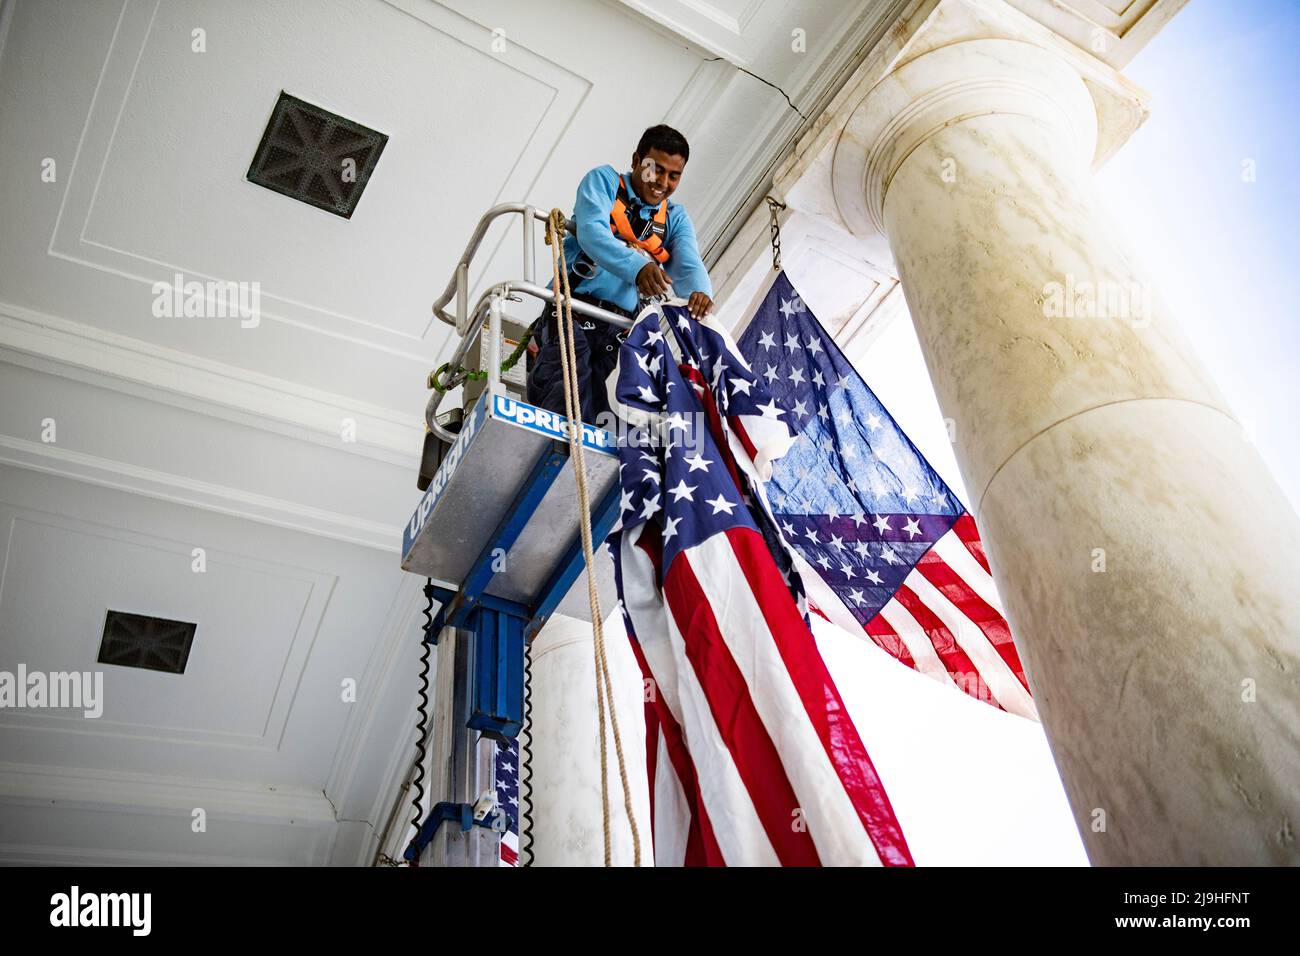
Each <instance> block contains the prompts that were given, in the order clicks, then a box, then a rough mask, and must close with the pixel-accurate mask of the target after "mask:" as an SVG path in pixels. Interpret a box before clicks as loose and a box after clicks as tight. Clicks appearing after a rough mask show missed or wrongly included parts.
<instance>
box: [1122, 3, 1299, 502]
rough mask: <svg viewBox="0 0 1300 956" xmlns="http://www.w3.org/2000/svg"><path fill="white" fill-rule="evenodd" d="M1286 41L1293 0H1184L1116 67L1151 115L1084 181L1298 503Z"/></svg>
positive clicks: (1290, 65) (1293, 150) (1295, 193)
mask: <svg viewBox="0 0 1300 956" xmlns="http://www.w3.org/2000/svg"><path fill="white" fill-rule="evenodd" d="M1297 47H1300V3H1296V2H1295V0H1234V2H1232V3H1227V2H1224V0H1192V2H1191V3H1189V4H1188V5H1187V6H1186V7H1185V8H1184V9H1183V10H1182V11H1181V12H1180V13H1179V14H1178V15H1177V16H1175V17H1174V19H1173V20H1172V21H1171V22H1170V23H1169V24H1168V25H1167V26H1166V27H1165V28H1164V29H1163V30H1162V31H1161V32H1160V33H1158V34H1157V35H1156V36H1155V38H1154V39H1153V40H1152V41H1151V43H1150V44H1149V45H1148V46H1147V47H1146V49H1144V50H1143V51H1142V52H1140V53H1139V54H1138V55H1137V57H1136V58H1135V59H1134V60H1133V62H1132V63H1131V64H1130V65H1129V66H1128V67H1127V68H1126V69H1125V70H1124V73H1125V75H1126V76H1128V78H1129V79H1131V80H1133V82H1135V83H1137V84H1138V85H1139V86H1142V87H1144V88H1145V89H1146V90H1147V91H1148V92H1149V93H1150V94H1151V117H1150V119H1148V120H1147V122H1146V124H1145V125H1144V126H1143V127H1142V128H1141V129H1139V130H1138V131H1137V133H1136V134H1134V136H1133V138H1132V139H1131V140H1129V142H1128V143H1126V144H1125V145H1124V146H1123V147H1122V148H1121V149H1120V150H1119V152H1118V153H1117V154H1116V155H1115V157H1114V158H1112V159H1111V161H1110V162H1109V163H1108V164H1107V165H1106V166H1105V167H1103V169H1102V170H1101V172H1100V173H1099V174H1098V179H1097V182H1098V186H1099V188H1100V192H1101V195H1102V199H1103V201H1104V202H1105V203H1106V204H1107V206H1108V207H1109V210H1110V212H1111V215H1112V216H1113V218H1114V220H1115V221H1116V222H1117V223H1118V224H1119V225H1120V227H1121V228H1122V229H1123V230H1124V231H1125V232H1126V233H1127V234H1128V238H1129V240H1130V245H1131V246H1132V248H1133V249H1134V250H1135V252H1136V253H1137V256H1138V260H1139V261H1140V262H1142V263H1143V264H1144V265H1145V267H1146V270H1147V272H1148V274H1149V276H1150V278H1151V279H1152V280H1153V282H1154V283H1155V286H1156V288H1157V289H1159V291H1160V294H1161V295H1162V296H1163V298H1164V300H1165V301H1166V302H1167V303H1168V305H1169V307H1170V308H1171V309H1172V310H1173V313H1174V315H1175V316H1176V317H1177V318H1178V319H1179V320H1180V321H1181V323H1182V325H1183V328H1184V329H1185V330H1186V332H1187V334H1188V336H1189V337H1190V338H1191V339H1192V342H1193V344H1194V346H1195V347H1196V349H1197V351H1198V352H1199V353H1200V355H1201V358H1202V360H1203V361H1204V363H1205V364H1206V366H1207V367H1208V368H1209V369H1210V371H1211V372H1212V373H1213V375H1214V377H1215V378H1216V379H1217V380H1218V382H1219V386H1220V388H1221V389H1222V390H1223V392H1224V395H1225V397H1226V398H1227V400H1228V402H1229V403H1230V404H1231V405H1232V406H1233V409H1234V410H1235V411H1236V413H1237V415H1238V417H1239V418H1240V419H1241V420H1242V422H1243V424H1245V425H1246V426H1247V429H1248V430H1250V429H1251V428H1252V426H1253V432H1254V441H1255V444H1256V446H1257V447H1258V448H1259V450H1260V452H1261V453H1262V454H1263V456H1264V458H1265V460H1266V461H1267V462H1268V464H1269V466H1270V468H1271V470H1272V472H1273V474H1274V476H1275V477H1276V478H1277V479H1278V482H1279V483H1280V484H1281V485H1282V487H1283V488H1284V489H1285V490H1286V492H1287V494H1288V495H1289V496H1290V498H1291V502H1292V505H1293V506H1296V507H1300V428H1297V426H1296V404H1297V401H1298V400H1300V384H1298V383H1297V374H1296V358H1295V356H1296V355H1297V354H1298V353H1300V323H1297V322H1296V315H1297V308H1296V301H1295V299H1294V298H1293V297H1294V296H1295V294H1296V290H1294V289H1292V288H1291V287H1290V282H1291V279H1292V277H1293V276H1294V275H1295V274H1296V271H1297V270H1296V267H1295V255H1296V250H1295V240H1296V234H1297V233H1296V227H1297V222H1298V221H1300V182H1298V181H1297V170H1296V157H1297V156H1298V155H1300V124H1298V123H1297V122H1296V113H1297V108H1298V107H1300V57H1297V54H1296V50H1297ZM1252 167H1253V168H1252ZM1252 172H1253V176H1254V179H1253V181H1251V180H1250V178H1249V177H1250V175H1251V173H1252Z"/></svg>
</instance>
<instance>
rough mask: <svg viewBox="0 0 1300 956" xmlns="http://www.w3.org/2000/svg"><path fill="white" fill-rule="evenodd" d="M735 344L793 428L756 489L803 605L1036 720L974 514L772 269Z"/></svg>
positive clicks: (950, 681) (937, 676)
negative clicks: (788, 556)
mask: <svg viewBox="0 0 1300 956" xmlns="http://www.w3.org/2000/svg"><path fill="white" fill-rule="evenodd" d="M738 344H739V347H740V352H741V354H742V355H743V356H744V357H745V358H746V359H747V360H748V362H749V363H750V364H751V366H752V367H753V371H754V372H755V373H756V374H757V376H758V378H759V381H761V382H763V383H764V385H765V386H766V387H767V389H768V391H769V392H770V394H771V395H772V399H773V401H775V402H776V404H777V406H778V407H780V409H781V410H782V415H781V420H782V421H784V422H785V423H786V424H787V425H788V426H789V427H790V428H791V429H792V430H793V431H794V432H795V443H794V447H793V448H791V450H790V451H789V453H787V454H786V455H785V456H784V457H782V458H781V459H780V460H779V461H777V462H776V464H775V467H774V469H773V473H772V477H771V480H770V481H768V482H767V483H766V485H765V488H764V490H765V492H766V494H767V498H768V503H769V505H770V508H771V512H772V514H773V516H774V518H775V520H776V522H777V524H778V526H779V527H780V529H781V535H782V537H783V538H784V539H785V541H786V544H787V546H788V547H789V548H790V549H792V550H793V552H794V553H795V554H796V555H797V556H798V557H796V558H795V563H796V566H797V567H798V568H799V570H800V571H801V577H802V582H803V585H804V587H805V589H806V591H807V594H808V598H809V600H810V601H811V602H812V603H813V604H814V605H815V606H816V609H817V610H818V611H820V612H821V613H822V614H823V615H824V616H825V617H827V618H828V619H830V620H831V621H833V622H834V623H836V624H838V625H840V626H841V627H842V628H845V629H848V630H849V631H850V632H851V633H857V634H863V635H865V636H866V637H868V638H870V639H871V640H872V641H873V642H874V643H875V644H876V645H877V646H878V647H880V648H882V649H883V650H885V651H886V652H887V653H889V654H890V655H892V656H893V657H896V658H897V659H898V660H900V661H902V662H903V663H904V664H907V665H908V666H910V667H914V668H916V669H917V670H919V671H921V672H922V673H925V674H927V675H929V676H931V677H933V678H935V679H937V680H940V681H942V682H944V683H948V684H953V685H955V686H957V687H959V688H960V689H962V690H964V691H966V692H967V693H968V694H970V695H971V696H973V697H976V698H979V699H981V700H985V701H987V702H988V703H990V704H992V705H993V706H995V707H1000V708H1002V709H1005V710H1007V711H1010V712H1012V713H1016V714H1020V715H1021V716H1024V717H1029V718H1032V719H1035V720H1036V719H1037V717H1038V715H1037V712H1036V710H1035V708H1034V703H1033V700H1032V698H1031V697H1030V693H1029V685H1028V683H1027V681H1026V680H1025V673H1024V667H1023V666H1022V665H1021V663H1020V657H1019V655H1017V653H1016V647H1015V644H1014V643H1012V640H1011V632H1010V630H1009V629H1008V627H1007V622H1006V619H1005V618H1004V616H1003V613H1002V608H1001V603H1000V602H999V600H998V595H997V590H996V588H995V587H994V584H993V578H992V577H991V576H990V574H989V566H988V561H987V559H986V558H985V556H984V547H983V545H982V544H981V542H980V538H979V532H978V531H977V530H976V527H975V521H974V519H973V518H972V517H971V516H970V514H969V513H968V512H967V511H966V509H965V508H964V507H963V506H962V504H961V502H960V501H958V500H957V496H956V495H954V494H953V492H952V491H951V490H950V489H949V488H948V486H947V485H946V484H944V482H943V480H942V479H941V478H940V477H939V475H938V474H937V473H936V472H935V470H934V469H933V468H931V467H930V464H929V463H928V462H927V461H926V460H925V458H924V457H923V456H922V455H921V453H920V452H919V451H918V450H917V449H916V446H915V445H913V444H912V442H911V441H910V440H909V439H908V437H907V435H905V434H904V433H903V431H902V429H900V428H899V427H898V424H897V423H896V422H895V421H894V419H893V417H892V416H891V415H890V414H889V412H888V411H886V409H885V407H884V406H883V405H882V404H881V403H880V401H879V400H878V399H877V398H876V396H875V394H873V393H872V391H871V389H870V388H868V387H867V384H866V382H864V381H863V380H862V377H861V376H860V375H858V373H857V371H856V370H855V369H854V368H853V366H852V365H851V364H850V363H849V361H848V360H847V359H846V358H845V357H844V355H843V353H841V352H840V350H839V348H838V347H836V345H835V342H834V340H832V339H831V337H830V336H829V335H828V334H827V333H826V331H825V329H823V328H822V326H821V323H819V322H818V321H817V318H816V316H814V315H813V313H812V311H811V310H809V308H808V307H807V305H806V304H805V303H804V302H803V300H802V299H801V298H800V297H799V294H798V293H797V292H796V291H795V289H794V288H793V286H792V285H791V284H790V281H789V279H787V277H786V275H785V273H784V272H782V273H779V274H777V275H776V276H775V277H774V278H773V280H772V284H771V287H770V289H769V290H768V292H767V295H766V296H765V297H764V298H763V301H762V303H761V305H759V307H758V309H757V310H756V312H755V314H754V316H753V318H752V320H751V321H750V323H749V325H748V326H747V327H746V328H745V330H744V332H743V334H742V335H741V337H740V340H739V343H738Z"/></svg>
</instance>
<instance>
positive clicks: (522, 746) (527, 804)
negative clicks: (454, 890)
mask: <svg viewBox="0 0 1300 956" xmlns="http://www.w3.org/2000/svg"><path fill="white" fill-rule="evenodd" d="M525 808H526V809H525ZM519 840H520V846H519V849H520V853H519V856H520V859H523V860H524V863H523V865H524V866H532V865H533V642H532V641H526V642H525V643H524V725H523V727H522V728H521V731H520V734H519ZM525 854H527V856H526V857H525Z"/></svg>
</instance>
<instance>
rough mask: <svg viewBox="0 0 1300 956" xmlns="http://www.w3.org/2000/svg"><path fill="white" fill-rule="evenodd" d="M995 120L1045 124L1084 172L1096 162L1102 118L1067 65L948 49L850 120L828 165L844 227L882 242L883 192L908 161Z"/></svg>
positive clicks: (1015, 45) (1021, 52)
mask: <svg viewBox="0 0 1300 956" xmlns="http://www.w3.org/2000/svg"><path fill="white" fill-rule="evenodd" d="M990 114H1002V115H1011V116H1023V117H1026V118H1028V119H1030V120H1033V121H1036V122H1039V123H1043V124H1046V125H1047V126H1049V127H1050V128H1051V129H1052V132H1053V135H1054V137H1055V138H1056V139H1057V140H1058V141H1059V142H1060V146H1061V151H1062V156H1063V158H1065V159H1066V161H1067V162H1071V163H1073V164H1076V165H1077V166H1078V168H1079V170H1080V172H1083V171H1086V170H1087V168H1088V165H1089V163H1090V162H1091V161H1092V159H1093V156H1094V155H1095V152H1096V148H1097V111H1096V108H1095V106H1094V103H1093V99H1092V95H1091V94H1090V93H1089V91H1088V88H1087V86H1086V85H1085V84H1084V81H1083V79H1082V78H1081V77H1080V75H1079V73H1078V72H1077V71H1076V70H1075V69H1074V68H1073V67H1072V66H1071V65H1070V63H1069V62H1067V61H1066V60H1065V58H1063V57H1062V56H1060V55H1059V54H1057V53H1056V52H1054V51H1051V50H1047V49H1044V48H1043V47H1040V46H1037V45H1036V44H1033V43H1029V42H1026V41H1023V40H1013V39H1006V38H982V39H971V40H964V41H961V42H958V43H953V44H949V45H947V46H942V47H939V48H937V49H934V50H931V51H929V52H927V53H924V54H922V55H921V56H919V57H917V58H916V59H913V60H909V61H908V62H907V63H904V64H903V65H902V66H900V67H899V68H898V69H896V70H894V71H892V72H891V73H889V74H888V75H887V76H885V77H884V78H883V79H881V80H880V81H879V82H878V83H876V85H875V86H874V87H872V88H871V90H870V91H869V92H868V93H867V95H866V96H865V97H863V99H862V100H861V101H860V102H859V103H858V105H857V107H856V108H855V109H854V110H853V112H852V113H851V114H850V115H849V118H848V122H847V123H846V124H845V127H844V130H843V132H842V133H841V135H840V138H839V140H838V141H837V142H836V144H835V151H834V157H833V159H832V162H831V188H832V190H833V192H834V195H835V203H836V206H837V208H838V209H839V212H840V215H841V216H842V217H843V219H844V223H845V225H846V226H848V228H849V229H850V230H852V231H853V232H854V233H856V234H858V235H867V234H870V233H872V232H880V233H883V232H884V231H885V229H884V213H883V208H884V202H885V193H886V192H887V191H888V189H889V184H890V181H891V180H892V179H893V176H894V173H895V172H897V170H898V167H899V166H901V165H902V163H903V161H904V160H905V159H907V157H908V156H910V155H912V153H913V151H914V150H915V149H916V148H917V147H918V146H920V145H921V143H923V142H924V141H925V140H926V139H928V138H929V137H930V136H931V135H933V134H934V133H936V132H938V131H940V130H942V129H945V128H947V127H949V126H953V125H954V124H957V123H961V122H963V121H965V120H968V119H971V118H974V117H978V116H988V115H990ZM940 174H941V171H936V175H940Z"/></svg>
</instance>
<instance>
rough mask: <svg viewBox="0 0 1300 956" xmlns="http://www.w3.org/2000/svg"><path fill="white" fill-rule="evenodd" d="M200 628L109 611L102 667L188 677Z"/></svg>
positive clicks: (105, 621)
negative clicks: (186, 674)
mask: <svg viewBox="0 0 1300 956" xmlns="http://www.w3.org/2000/svg"><path fill="white" fill-rule="evenodd" d="M197 626H198V625H196V624H187V623H185V622H184V621H169V620H167V619H166V618H162V617H145V616H144V615H143V614H127V613H125V612H123V611H109V612H108V617H107V618H105V620H104V639H103V641H101V642H100V645H99V663H101V664H118V665H120V666H122V667H141V668H144V669H145V670H151V671H166V672H167V673H168V674H184V673H185V663H186V662H187V661H188V660H189V657H190V645H191V644H193V643H194V630H195V628H196V627H197Z"/></svg>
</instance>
